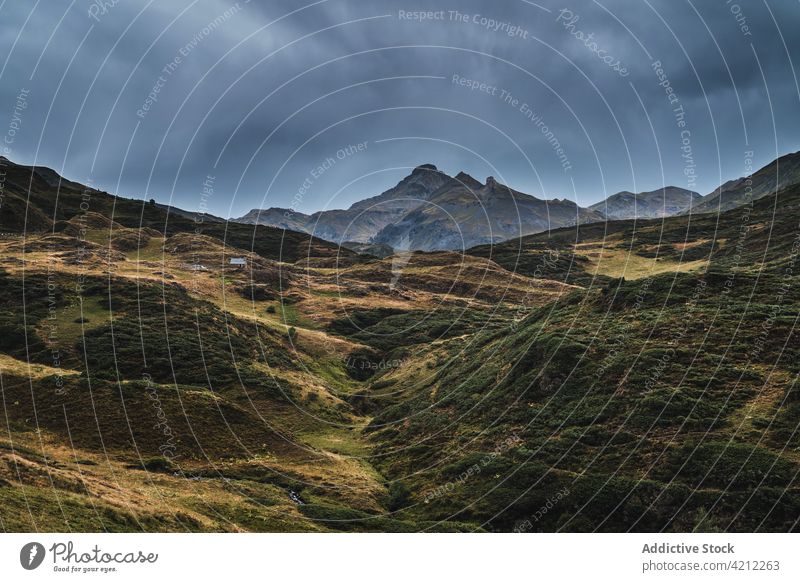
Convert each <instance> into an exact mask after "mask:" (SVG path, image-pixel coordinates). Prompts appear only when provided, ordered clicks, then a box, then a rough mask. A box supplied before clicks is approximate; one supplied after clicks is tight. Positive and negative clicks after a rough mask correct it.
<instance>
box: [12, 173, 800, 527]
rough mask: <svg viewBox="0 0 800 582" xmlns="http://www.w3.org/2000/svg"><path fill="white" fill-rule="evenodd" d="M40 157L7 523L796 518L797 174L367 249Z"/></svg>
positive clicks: (764, 521) (18, 182)
mask: <svg viewBox="0 0 800 582" xmlns="http://www.w3.org/2000/svg"><path fill="white" fill-rule="evenodd" d="M31 172H32V171H31V169H30V168H23V167H20V166H16V167H11V169H10V170H9V172H8V179H7V182H6V191H5V197H4V202H3V205H2V207H0V213H2V216H1V217H2V220H3V222H2V229H4V232H5V233H6V234H7V235H9V236H4V237H2V238H0V388H2V399H0V400H1V404H2V408H3V413H2V414H0V435H2V436H0V457H1V458H2V462H0V508H2V511H0V529H3V530H5V531H33V530H37V531H67V530H69V531H96V530H107V531H395V532H396V531H473V530H487V531H512V530H517V531H554V530H565V531H567V530H568V531H594V530H601V531H624V530H634V531H657V530H662V529H663V530H668V531H692V530H701V531H713V530H726V529H727V530H735V531H753V530H769V531H789V530H793V529H796V527H797V523H796V520H797V515H798V514H800V498H799V497H798V487H799V486H798V482H797V476H798V471H800V440H798V435H797V431H796V427H797V426H798V423H800V396H798V389H797V386H796V379H797V375H798V373H800V367H798V366H799V365H798V361H800V358H798V356H800V354H798V353H797V352H798V348H797V345H798V344H797V342H796V341H795V340H796V338H795V336H794V329H795V325H796V319H797V316H798V314H797V305H798V304H799V303H800V297H799V296H798V294H800V292H798V290H797V289H798V286H797V284H796V282H798V276H800V275H798V269H797V254H798V251H800V242H798V224H797V219H796V217H797V216H798V212H797V210H798V206H800V188H790V189H786V190H783V191H781V192H780V193H778V195H777V196H767V197H764V198H762V199H759V200H757V201H755V202H754V203H753V204H752V205H748V206H746V207H742V208H739V209H735V210H732V211H729V212H727V213H723V214H720V215H719V216H716V215H702V216H699V215H695V216H679V217H673V218H669V219H665V220H639V221H611V222H607V223H595V224H582V225H579V226H576V227H569V228H564V229H560V230H554V231H551V232H549V233H541V234H537V235H532V236H528V237H524V238H522V239H515V240H513V241H507V242H505V243H502V244H500V245H494V246H484V247H476V248H473V249H470V250H469V252H468V253H466V254H462V253H454V252H450V251H441V252H427V253H426V252H414V253H400V254H396V255H392V256H388V257H383V258H378V257H375V256H368V255H364V256H359V255H356V254H355V253H353V252H351V251H347V250H345V249H339V248H338V247H336V246H335V245H331V244H330V243H326V242H324V241H320V240H318V239H314V238H312V237H310V236H308V235H305V234H301V233H291V232H286V231H282V230H278V229H271V228H268V227H261V226H259V227H254V226H252V225H231V224H225V223H213V224H211V223H203V225H202V232H200V233H197V232H195V226H196V224H195V220H194V218H192V216H191V214H187V213H183V212H180V213H175V212H171V211H170V212H169V213H168V210H167V209H165V208H162V207H159V206H156V205H152V204H149V203H144V202H142V201H135V200H125V199H121V198H117V197H114V196H111V195H109V194H105V193H100V192H96V191H91V192H90V197H91V202H90V207H89V208H88V209H87V208H86V207H84V208H81V202H82V196H84V189H83V187H81V186H80V185H76V184H72V183H66V184H65V183H64V182H62V183H61V186H60V188H59V182H58V177H57V175H55V176H54V175H53V173H50V172H47V171H40V170H37V171H34V172H33V173H31ZM28 184H30V190H31V193H30V203H29V202H28V192H27V188H28ZM56 198H57V199H58V203H57V204H56ZM256 228H257V230H254V229H256ZM22 234H24V236H20V235H22ZM231 256H237V257H242V258H244V259H245V260H246V263H247V265H246V267H245V268H237V267H235V266H231V265H230V264H229V262H228V258H229V257H231Z"/></svg>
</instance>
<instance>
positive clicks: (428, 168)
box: [411, 164, 439, 175]
mask: <svg viewBox="0 0 800 582" xmlns="http://www.w3.org/2000/svg"><path fill="white" fill-rule="evenodd" d="M438 171H439V169H438V168H437V167H436V166H434V165H433V164H422V165H420V166H417V167H416V168H414V171H412V172H411V174H412V175H413V174H420V173H422V172H438Z"/></svg>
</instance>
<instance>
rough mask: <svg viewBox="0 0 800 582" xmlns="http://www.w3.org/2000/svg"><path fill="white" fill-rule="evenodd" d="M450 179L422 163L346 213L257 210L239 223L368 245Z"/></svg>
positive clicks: (279, 209)
mask: <svg viewBox="0 0 800 582" xmlns="http://www.w3.org/2000/svg"><path fill="white" fill-rule="evenodd" d="M447 180H448V177H447V176H446V175H445V174H443V173H441V172H439V170H438V169H437V168H436V166H434V165H433V164H423V165H421V166H417V167H416V168H414V170H413V171H412V172H411V174H409V175H408V176H406V177H405V178H404V179H403V180H401V181H400V182H399V183H398V184H397V185H396V186H394V187H393V188H390V189H389V190H386V191H385V192H383V193H382V194H379V195H377V196H373V197H371V198H367V199H365V200H361V201H359V202H356V203H355V204H353V205H352V206H350V208H348V209H347V210H324V211H320V212H315V213H314V214H311V215H308V214H303V213H301V212H296V211H294V210H292V209H287V208H269V209H266V210H259V209H254V210H251V211H250V212H248V213H247V214H245V215H244V216H242V217H240V218H237V219H236V221H237V222H242V223H246V224H262V225H269V226H274V227H278V228H287V229H290V230H297V231H300V232H306V233H309V234H313V235H314V236H317V237H320V238H323V239H325V240H330V241H333V242H336V243H337V244H340V243H342V242H344V241H349V242H358V243H367V242H370V239H372V237H373V236H374V235H375V233H377V232H378V231H380V230H381V229H382V228H384V227H385V226H387V225H389V224H392V223H393V222H395V221H397V220H398V219H399V218H401V217H402V216H403V215H404V214H405V213H407V212H408V211H410V210H413V209H414V208H416V207H417V206H419V205H420V204H421V203H423V202H424V201H426V200H427V199H428V198H429V197H430V195H431V194H432V193H433V192H434V191H436V190H437V189H438V188H439V187H441V186H442V184H444V183H445V182H446V181H447Z"/></svg>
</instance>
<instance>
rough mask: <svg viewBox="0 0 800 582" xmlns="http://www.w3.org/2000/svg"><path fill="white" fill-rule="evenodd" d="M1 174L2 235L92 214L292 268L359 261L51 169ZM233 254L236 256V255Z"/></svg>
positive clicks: (14, 168) (14, 167)
mask: <svg viewBox="0 0 800 582" xmlns="http://www.w3.org/2000/svg"><path fill="white" fill-rule="evenodd" d="M0 170H2V171H3V172H4V173H5V182H4V192H3V194H4V197H5V201H4V203H3V204H2V205H0V232H2V233H13V234H22V233H41V232H45V231H48V230H56V231H58V230H60V229H61V228H63V223H64V222H65V221H69V220H71V219H74V218H76V217H81V216H84V215H85V214H86V213H87V212H94V213H97V214H99V215H102V216H105V217H107V218H109V219H111V220H113V221H114V222H115V223H118V224H121V225H123V226H126V227H130V228H139V227H146V228H152V229H155V230H157V231H159V232H160V233H162V234H166V235H168V236H169V235H172V234H176V233H180V232H187V233H194V232H196V230H197V229H198V228H199V229H200V231H201V232H202V233H203V234H205V235H210V236H214V237H217V238H219V239H221V240H224V241H225V242H226V243H227V244H228V245H229V246H231V247H233V249H240V250H243V251H253V252H256V253H258V254H259V255H261V256H263V257H265V258H270V259H276V260H283V261H290V262H294V261H297V260H299V259H301V258H303V257H307V256H316V257H321V256H325V257H339V258H340V259H342V260H358V257H357V255H356V253H353V252H352V251H350V250H348V249H340V248H339V246H338V245H336V244H333V243H330V242H328V241H325V240H322V239H319V238H316V237H310V236H308V235H307V234H303V233H299V232H294V231H285V230H281V229H277V228H270V227H266V226H254V225H246V224H237V223H233V222H226V221H221V219H218V218H215V217H211V219H210V220H205V216H206V215H202V216H203V218H204V219H203V220H202V222H198V218H199V217H200V215H198V214H196V213H192V212H189V211H184V210H180V209H175V208H174V207H170V206H165V205H159V204H155V203H152V202H146V201H144V200H137V199H134V198H123V197H121V196H114V195H112V194H109V193H108V192H102V191H100V190H96V189H94V188H90V187H87V186H84V185H82V184H78V183H77V182H72V181H70V180H66V179H64V178H61V177H60V176H59V175H58V174H57V173H56V172H55V171H54V170H51V169H50V168H43V167H35V168H32V167H30V166H23V165H19V164H15V163H13V162H11V161H9V160H7V159H6V158H2V159H0ZM233 252H236V251H235V250H234V251H233Z"/></svg>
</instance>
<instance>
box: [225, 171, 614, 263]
mask: <svg viewBox="0 0 800 582" xmlns="http://www.w3.org/2000/svg"><path fill="white" fill-rule="evenodd" d="M603 218H604V217H603V215H602V214H600V213H598V212H595V211H594V210H590V209H586V208H581V207H579V206H578V205H577V204H575V203H574V202H570V201H569V200H542V199H539V198H536V197H534V196H530V195H529V194H524V193H522V192H518V191H516V190H513V189H511V188H509V187H508V186H505V185H503V184H500V183H498V182H497V181H496V180H495V179H494V178H492V177H489V178H487V179H486V183H485V184H482V183H481V182H479V181H478V180H476V179H475V178H473V177H472V176H470V175H468V174H465V173H463V172H462V173H460V174H458V175H457V176H455V177H451V176H448V175H447V174H445V173H443V172H441V171H439V170H438V169H437V168H436V166H434V165H433V164H424V165H421V166H418V167H416V168H414V170H413V171H412V172H411V174H409V175H408V176H406V177H405V178H404V179H403V180H401V181H400V182H399V183H398V184H397V185H396V186H394V187H393V188H391V189H389V190H387V191H386V192H383V193H382V194H380V195H378V196H374V197H372V198H367V199H366V200H362V201H360V202H357V203H355V204H353V205H352V206H351V207H350V208H348V209H347V210H325V211H321V212H316V213H314V214H311V215H308V214H302V213H300V212H296V211H294V210H291V209H286V208H269V209H266V210H259V209H255V210H251V211H250V212H248V213H247V214H246V215H244V216H242V217H241V218H238V219H235V221H236V222H242V223H247V224H260V225H267V226H274V227H278V228H286V229H289V230H297V231H300V232H305V233H308V234H313V235H314V236H316V237H319V238H322V239H325V240H329V241H332V242H336V243H339V244H342V243H345V242H355V243H378V244H384V245H389V246H391V247H392V248H394V249H398V250H426V251H430V250H452V249H465V248H469V247H471V246H475V245H478V244H485V243H489V242H499V241H503V240H508V239H510V238H515V237H518V236H524V235H526V234H533V233H536V232H542V231H543V230H548V229H553V228H560V227H563V226H572V225H574V224H576V223H583V222H590V221H599V220H603Z"/></svg>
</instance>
